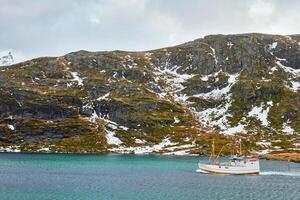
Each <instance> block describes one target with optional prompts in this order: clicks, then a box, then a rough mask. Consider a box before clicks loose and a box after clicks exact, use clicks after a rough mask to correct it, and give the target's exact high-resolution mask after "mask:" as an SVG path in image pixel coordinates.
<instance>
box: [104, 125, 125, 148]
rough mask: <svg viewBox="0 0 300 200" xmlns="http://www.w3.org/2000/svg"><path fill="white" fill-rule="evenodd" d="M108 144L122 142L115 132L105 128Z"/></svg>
mask: <svg viewBox="0 0 300 200" xmlns="http://www.w3.org/2000/svg"><path fill="white" fill-rule="evenodd" d="M105 131H106V139H107V143H108V144H114V145H120V144H122V143H123V142H122V141H121V140H120V139H119V138H117V137H116V136H115V132H113V131H110V130H107V129H105Z"/></svg>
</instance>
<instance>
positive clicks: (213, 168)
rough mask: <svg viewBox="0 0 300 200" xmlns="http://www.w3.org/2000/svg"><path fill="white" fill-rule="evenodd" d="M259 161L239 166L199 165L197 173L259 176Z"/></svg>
mask: <svg viewBox="0 0 300 200" xmlns="http://www.w3.org/2000/svg"><path fill="white" fill-rule="evenodd" d="M259 171H260V169H259V161H258V160H257V161H255V162H245V163H243V162H241V163H239V164H227V165H222V164H199V169H197V172H200V173H211V174H236V175H242V174H259Z"/></svg>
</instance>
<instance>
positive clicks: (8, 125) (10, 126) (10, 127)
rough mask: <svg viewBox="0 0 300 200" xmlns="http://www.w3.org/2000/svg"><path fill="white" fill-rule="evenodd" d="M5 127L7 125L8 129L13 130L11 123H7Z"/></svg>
mask: <svg viewBox="0 0 300 200" xmlns="http://www.w3.org/2000/svg"><path fill="white" fill-rule="evenodd" d="M7 127H8V128H9V129H10V130H12V131H14V130H15V127H14V126H13V125H11V124H7Z"/></svg>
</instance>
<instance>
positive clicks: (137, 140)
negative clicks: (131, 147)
mask: <svg viewBox="0 0 300 200" xmlns="http://www.w3.org/2000/svg"><path fill="white" fill-rule="evenodd" d="M134 142H135V143H136V144H144V143H146V141H145V140H141V139H135V140H134Z"/></svg>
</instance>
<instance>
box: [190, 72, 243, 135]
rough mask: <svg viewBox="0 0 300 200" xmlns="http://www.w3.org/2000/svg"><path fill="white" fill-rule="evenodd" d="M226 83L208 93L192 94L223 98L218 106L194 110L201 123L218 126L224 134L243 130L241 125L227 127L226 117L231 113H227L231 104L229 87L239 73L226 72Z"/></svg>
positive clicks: (235, 80)
mask: <svg viewBox="0 0 300 200" xmlns="http://www.w3.org/2000/svg"><path fill="white" fill-rule="evenodd" d="M228 75H229V78H228V85H227V86H226V87H225V88H222V89H215V90H213V91H211V92H208V93H201V94H198V95H194V96H196V97H204V98H213V99H220V98H223V103H222V104H221V105H219V106H218V107H214V108H209V109H206V110H204V111H201V112H196V111H194V112H196V114H197V115H198V117H199V119H200V121H201V122H202V123H203V124H206V125H207V126H210V127H219V128H220V129H221V131H222V132H224V133H226V134H232V133H234V132H241V131H243V127H242V125H239V126H238V127H231V128H230V127H229V125H228V120H227V117H230V116H231V115H230V114H228V113H227V112H228V109H229V107H230V106H231V103H232V99H231V96H232V94H231V93H230V89H231V87H232V86H233V85H234V84H235V83H236V82H237V80H238V76H239V74H232V75H231V74H228Z"/></svg>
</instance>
